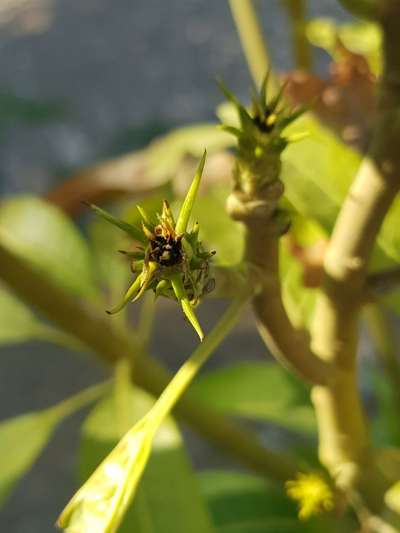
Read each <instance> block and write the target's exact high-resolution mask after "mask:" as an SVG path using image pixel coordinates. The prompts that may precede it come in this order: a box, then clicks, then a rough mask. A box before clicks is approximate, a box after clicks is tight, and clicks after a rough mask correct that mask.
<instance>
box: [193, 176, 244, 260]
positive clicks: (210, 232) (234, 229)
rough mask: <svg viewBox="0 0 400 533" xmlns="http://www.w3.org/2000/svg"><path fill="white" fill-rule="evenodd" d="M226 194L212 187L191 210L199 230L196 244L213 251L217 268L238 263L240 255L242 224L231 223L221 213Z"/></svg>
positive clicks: (242, 236)
mask: <svg viewBox="0 0 400 533" xmlns="http://www.w3.org/2000/svg"><path fill="white" fill-rule="evenodd" d="M228 194H229V189H228V188H227V187H217V186H215V187H213V188H212V189H211V190H210V191H209V194H207V196H200V197H199V198H198V199H197V201H196V204H195V206H194V209H193V220H196V221H198V222H199V226H200V240H202V241H204V242H205V244H206V245H207V247H208V249H210V250H216V252H217V253H216V255H215V257H214V259H213V262H215V263H217V264H221V265H232V264H236V263H238V262H239V261H240V260H241V259H242V255H243V251H244V230H243V224H239V223H238V222H234V221H233V220H232V219H231V218H230V217H229V215H228V214H227V212H226V210H225V201H226V198H227V196H228ZM210 213H212V216H210Z"/></svg>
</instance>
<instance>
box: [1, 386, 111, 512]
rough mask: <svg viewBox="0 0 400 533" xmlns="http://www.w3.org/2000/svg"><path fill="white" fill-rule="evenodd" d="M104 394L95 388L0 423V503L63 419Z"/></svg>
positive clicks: (101, 388)
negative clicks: (41, 409)
mask: <svg viewBox="0 0 400 533" xmlns="http://www.w3.org/2000/svg"><path fill="white" fill-rule="evenodd" d="M104 391H105V388H104V386H103V385H95V386H93V387H90V388H89V389H86V390H84V391H82V392H80V393H78V394H76V395H75V396H72V397H71V398H68V399H66V400H64V401H63V402H61V403H59V404H57V405H56V406H54V407H50V408H48V409H44V410H43V411H36V412H31V413H27V414H24V415H20V416H17V417H15V418H11V419H8V420H4V421H2V422H0V471H1V476H0V504H2V503H3V502H4V500H5V499H6V498H7V496H8V495H9V494H10V492H11V491H12V489H13V488H14V486H15V484H16V483H17V482H18V481H19V480H20V478H21V477H22V476H23V475H24V474H25V473H26V472H27V471H28V470H29V469H30V467H31V466H32V464H33V463H34V462H35V460H36V459H37V457H38V456H39V455H40V453H41V452H42V451H43V449H44V447H45V446H46V444H47V443H48V441H49V439H50V437H51V435H52V433H53V431H54V430H55V428H56V426H57V425H58V424H59V423H60V422H61V421H62V420H63V418H65V417H66V416H68V415H70V414H71V413H73V412H75V411H76V410H77V409H80V408H81V407H83V406H84V405H86V404H87V403H88V402H91V401H93V400H94V399H97V398H98V397H99V395H101V394H102V393H103V392H104Z"/></svg>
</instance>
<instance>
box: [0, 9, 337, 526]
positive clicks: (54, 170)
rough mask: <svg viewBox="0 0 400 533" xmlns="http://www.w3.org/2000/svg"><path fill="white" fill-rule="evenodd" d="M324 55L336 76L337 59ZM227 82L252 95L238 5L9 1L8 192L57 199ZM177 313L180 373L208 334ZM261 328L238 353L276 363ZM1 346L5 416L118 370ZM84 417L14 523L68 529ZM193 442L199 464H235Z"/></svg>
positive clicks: (272, 22)
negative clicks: (234, 13) (59, 188)
mask: <svg viewBox="0 0 400 533" xmlns="http://www.w3.org/2000/svg"><path fill="white" fill-rule="evenodd" d="M257 6H258V7H259V9H260V12H261V20H262V23H263V27H264V31H265V34H266V35H267V37H268V43H269V46H270V53H271V56H272V60H273V62H274V65H275V66H276V67H277V68H279V69H280V70H287V69H290V68H292V66H293V65H292V59H291V51H290V49H289V46H290V41H289V39H288V38H287V33H286V32H287V20H286V17H285V13H284V12H283V10H282V8H281V5H280V2H279V0H259V1H258V2H257ZM309 14H310V16H326V17H334V18H336V19H337V20H345V19H346V14H345V13H344V11H342V10H341V9H340V7H339V6H338V3H337V2H336V0H310V1H309ZM314 53H315V61H316V65H317V69H316V70H317V71H319V72H321V73H322V72H323V71H324V68H325V67H326V64H327V57H325V55H324V53H323V52H322V51H321V52H318V51H315V52H314ZM217 76H218V77H221V78H223V79H224V80H225V81H226V82H227V83H228V84H229V86H230V87H231V88H232V89H233V90H234V91H235V92H237V93H238V94H239V95H240V96H242V97H244V98H246V97H247V94H248V86H249V81H250V77H249V74H248V71H247V67H246V64H245V61H244V58H243V56H242V51H241V48H240V44H239V41H238V38H237V35H236V32H235V29H234V26H233V22H232V20H231V15H230V12H229V8H228V3H227V2H226V1H225V0H218V1H214V2H212V1H208V2H204V1H202V0H185V1H184V2H182V1H181V0H169V1H163V0H79V1H76V0H75V1H74V0H0V192H1V195H2V196H6V195H8V194H13V193H24V192H27V193H35V194H44V193H45V192H46V191H47V190H49V189H50V188H52V187H54V186H55V185H57V184H59V183H61V182H62V181H63V179H64V178H65V177H66V176H68V175H71V174H73V173H74V172H75V171H76V170H77V169H79V168H80V167H84V166H87V165H90V164H92V163H95V162H98V161H101V160H102V159H105V158H107V157H110V156H114V155H117V154H121V153H125V152H128V151H131V150H135V149H137V148H139V147H141V146H143V145H145V144H146V143H147V142H148V141H149V140H151V139H152V138H153V137H154V136H156V135H157V134H160V133H164V132H165V131H167V130H169V129H170V128H172V127H174V126H178V125H184V124H189V123H191V122H195V121H199V120H210V119H214V117H215V107H216V105H217V104H218V103H219V102H220V101H221V100H222V98H221V96H220V93H219V91H218V90H217V88H216V84H215V81H214V80H215V78H216V77H217ZM159 312H160V313H162V312H163V309H162V308H161V309H160V311H159ZM219 313H220V309H219V307H218V305H213V306H208V307H207V308H203V309H201V310H200V317H201V319H202V320H203V321H205V322H206V323H207V322H208V324H210V323H213V322H214V321H215V320H216V318H217V316H218V315H219ZM177 320H181V318H180V315H179V311H176V312H175V311H173V312H168V313H164V316H163V320H161V321H158V322H157V324H159V325H157V332H156V335H155V339H154V347H153V348H154V352H155V353H156V355H158V356H159V357H162V358H163V360H164V361H167V362H168V364H169V366H170V367H171V368H172V369H176V368H177V367H178V365H179V364H180V362H181V361H182V359H183V358H184V357H185V356H186V355H187V354H189V353H190V351H191V348H192V346H193V342H194V339H193V336H192V332H191V331H190V330H189V328H180V330H179V332H180V333H179V337H177V336H170V335H169V332H170V331H171V330H173V329H174V325H175V324H176V321H177ZM250 322H251V320H250V318H249V319H248V320H247V322H245V323H242V324H241V325H240V327H239V328H237V330H236V332H235V334H234V336H231V337H230V339H229V340H227V341H226V343H225V344H224V349H225V350H226V352H227V353H229V354H230V355H229V358H230V360H232V357H235V356H237V357H242V358H243V355H244V354H245V356H246V357H249V358H263V357H265V349H264V347H263V346H262V345H261V343H260V342H259V340H258V338H257V337H256V336H255V335H254V330H253V328H252V326H251V325H250ZM181 331H182V333H181ZM0 352H1V354H0V357H1V373H0V418H1V419H3V418H6V417H11V416H15V415H17V414H20V413H23V412H26V411H28V410H33V409H39V408H43V407H46V406H49V405H51V404H53V403H55V402H57V401H59V400H61V399H62V398H64V397H65V396H66V395H68V394H71V393H72V392H74V391H77V390H79V389H81V388H82V387H84V386H85V385H88V384H90V383H93V382H95V381H96V380H98V379H99V378H100V377H101V376H103V375H104V374H105V371H104V370H103V369H102V367H101V366H100V364H96V363H93V358H91V357H85V356H78V355H76V354H72V353H71V354H68V353H67V351H66V350H63V349H61V348H58V347H54V346H52V345H49V344H45V343H34V344H33V343H31V344H24V345H18V346H7V347H1V348H0ZM212 364H215V362H213V363H212ZM82 418H83V415H79V416H75V417H72V418H71V419H69V420H68V421H67V422H66V423H64V424H63V425H62V427H61V428H60V429H59V430H58V431H57V433H56V437H55V438H54V439H53V440H52V441H51V443H50V445H49V447H48V448H47V450H46V452H45V453H44V455H43V456H42V457H41V459H40V460H39V462H38V463H37V464H36V465H35V466H34V468H33V470H32V471H31V472H30V473H29V475H28V476H27V477H26V478H24V481H23V482H22V483H21V484H20V485H19V487H18V488H17V490H16V491H15V492H14V494H13V495H12V497H11V499H10V501H9V502H8V504H7V505H6V507H5V508H4V510H2V511H1V514H0V531H7V533H48V532H51V531H54V530H55V528H54V527H53V526H52V524H53V523H54V520H55V518H56V516H57V514H58V513H59V511H60V510H61V508H62V507H63V504H64V503H65V502H66V501H67V499H68V498H69V496H70V495H71V494H72V491H73V489H74V487H75V474H74V472H75V451H76V448H77V446H78V431H79V422H80V421H81V420H82ZM187 437H188V439H189V441H190V442H191V452H192V454H193V458H194V462H195V463H196V464H197V465H200V466H203V465H205V464H206V465H210V464H213V463H215V462H219V463H220V462H221V461H224V459H222V458H221V457H219V455H218V453H217V452H216V451H215V450H213V449H211V448H208V447H207V445H206V444H205V443H204V442H202V441H200V440H198V439H195V437H194V436H193V435H191V434H189V433H187ZM0 475H1V473H0Z"/></svg>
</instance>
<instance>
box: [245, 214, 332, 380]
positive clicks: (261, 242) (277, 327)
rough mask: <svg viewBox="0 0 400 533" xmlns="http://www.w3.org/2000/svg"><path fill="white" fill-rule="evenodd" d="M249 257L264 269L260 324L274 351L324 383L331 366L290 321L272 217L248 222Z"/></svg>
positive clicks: (303, 373)
mask: <svg viewBox="0 0 400 533" xmlns="http://www.w3.org/2000/svg"><path fill="white" fill-rule="evenodd" d="M246 257H247V260H248V261H249V263H251V264H253V265H255V266H256V267H258V268H259V269H260V272H261V274H260V276H262V279H263V280H264V282H263V287H262V290H261V292H259V293H258V294H257V295H256V297H255V298H254V301H253V303H254V309H255V312H256V318H257V327H258V331H259V333H260V335H261V337H262V338H263V339H264V341H265V343H266V345H267V346H268V348H269V349H270V350H271V353H272V354H273V355H274V356H275V357H276V358H277V359H278V360H279V361H280V362H281V363H282V364H283V365H284V366H287V367H289V368H290V369H292V370H294V371H295V372H296V373H297V374H299V375H300V376H301V377H303V379H305V380H307V381H309V382H311V383H324V382H325V380H326V377H327V375H328V373H329V368H328V365H326V364H325V363H324V362H323V361H321V360H320V359H319V358H317V357H316V356H315V355H314V354H313V353H312V352H311V350H310V338H309V335H308V333H307V332H306V331H305V330H300V329H296V328H295V327H294V326H293V324H292V323H291V322H290V319H289V317H288V315H287V313H286V310H285V307H284V305H283V301H282V292H281V284H280V279H279V237H278V235H277V232H276V227H275V222H274V220H272V219H271V218H266V219H262V220H261V219H260V220H257V221H256V222H255V223H254V224H253V223H252V222H251V221H249V222H248V223H247V234H246Z"/></svg>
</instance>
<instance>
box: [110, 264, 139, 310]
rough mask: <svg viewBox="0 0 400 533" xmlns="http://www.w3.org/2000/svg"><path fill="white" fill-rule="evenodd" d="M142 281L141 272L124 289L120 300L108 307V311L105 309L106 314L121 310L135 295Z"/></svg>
mask: <svg viewBox="0 0 400 533" xmlns="http://www.w3.org/2000/svg"><path fill="white" fill-rule="evenodd" d="M141 282H142V274H139V276H138V277H137V278H136V279H135V281H134V282H133V283H132V285H131V286H130V287H129V289H128V290H127V291H126V293H125V295H124V297H123V299H122V301H121V302H120V303H119V304H118V305H116V306H115V307H113V308H112V309H110V310H109V311H106V313H107V314H108V315H115V313H118V311H121V309H123V308H124V307H125V306H126V305H127V303H128V302H129V301H130V300H131V299H132V298H133V297H134V296H135V295H136V293H137V292H138V291H139V290H140V286H141Z"/></svg>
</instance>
